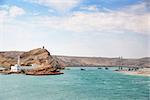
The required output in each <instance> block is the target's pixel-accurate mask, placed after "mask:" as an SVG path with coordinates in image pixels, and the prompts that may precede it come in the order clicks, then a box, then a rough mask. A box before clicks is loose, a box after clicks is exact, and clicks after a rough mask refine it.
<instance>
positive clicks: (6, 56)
mask: <svg viewBox="0 0 150 100" xmlns="http://www.w3.org/2000/svg"><path fill="white" fill-rule="evenodd" d="M17 56H20V58H21V65H22V66H30V65H32V64H36V65H38V66H39V67H45V66H49V67H55V66H60V65H59V63H58V61H57V60H56V59H54V58H53V57H52V56H51V55H50V53H49V51H48V50H46V49H43V48H37V49H33V50H30V51H28V52H17V51H13V52H0V66H4V67H8V68H9V67H10V66H11V65H15V64H16V63H17Z"/></svg>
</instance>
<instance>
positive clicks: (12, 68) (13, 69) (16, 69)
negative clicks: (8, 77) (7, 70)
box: [11, 56, 21, 72]
mask: <svg viewBox="0 0 150 100" xmlns="http://www.w3.org/2000/svg"><path fill="white" fill-rule="evenodd" d="M20 71H21V68H20V56H18V61H17V64H16V65H15V66H11V72H20Z"/></svg>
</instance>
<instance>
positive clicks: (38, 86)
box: [0, 68, 150, 100]
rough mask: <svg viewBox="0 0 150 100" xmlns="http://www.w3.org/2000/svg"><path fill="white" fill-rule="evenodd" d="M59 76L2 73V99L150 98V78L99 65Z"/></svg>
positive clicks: (86, 99)
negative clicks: (98, 66)
mask: <svg viewBox="0 0 150 100" xmlns="http://www.w3.org/2000/svg"><path fill="white" fill-rule="evenodd" d="M63 72H64V73H65V74H63V75H56V76H26V75H0V100H149V95H150V92H149V88H150V79H149V77H143V76H130V75H124V74H120V73H115V72H113V71H111V70H103V69H97V68H86V70H85V71H81V70H80V68H71V70H64V71H63Z"/></svg>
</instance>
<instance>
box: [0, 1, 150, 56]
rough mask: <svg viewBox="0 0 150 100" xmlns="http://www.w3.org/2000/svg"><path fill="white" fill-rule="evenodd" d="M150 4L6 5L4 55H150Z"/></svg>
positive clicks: (0, 21) (1, 22) (0, 13)
mask: <svg viewBox="0 0 150 100" xmlns="http://www.w3.org/2000/svg"><path fill="white" fill-rule="evenodd" d="M149 5H150V3H149V2H148V0H0V51H12V50H13V51H28V50H31V49H34V48H39V47H42V46H45V48H46V49H48V50H49V51H50V53H51V54H53V55H67V56H90V57H118V56H122V57H125V58H141V57H147V56H150V52H149V51H150V41H149V40H150V28H149V26H148V24H149V23H148V21H149V22H150V19H148V16H150V12H149V11H150V8H149V7H148V6H149Z"/></svg>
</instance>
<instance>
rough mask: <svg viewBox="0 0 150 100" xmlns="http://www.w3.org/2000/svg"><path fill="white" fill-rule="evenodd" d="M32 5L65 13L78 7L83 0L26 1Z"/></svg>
mask: <svg viewBox="0 0 150 100" xmlns="http://www.w3.org/2000/svg"><path fill="white" fill-rule="evenodd" d="M25 1H29V2H32V3H37V4H40V5H43V6H47V7H49V8H53V9H55V10H57V11H61V12H65V11H69V10H71V9H72V8H74V7H76V6H77V5H78V4H79V3H80V1H81V0H25Z"/></svg>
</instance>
